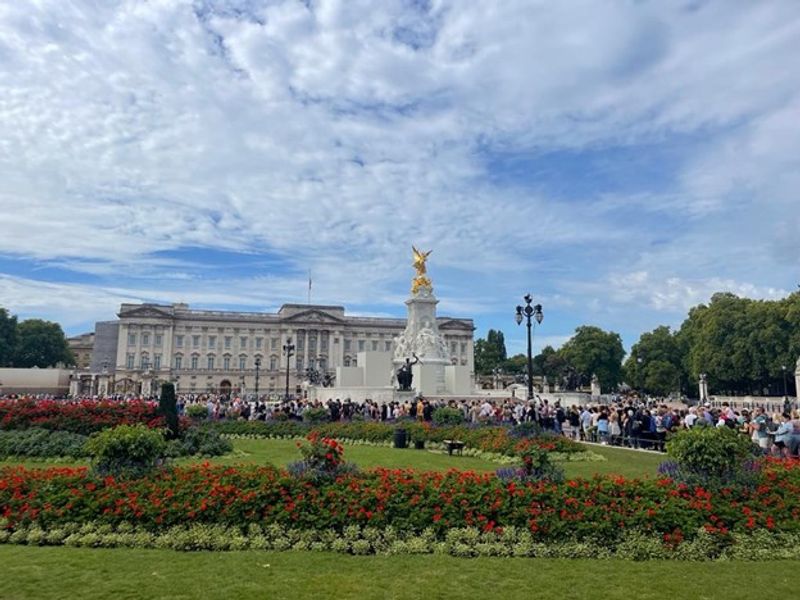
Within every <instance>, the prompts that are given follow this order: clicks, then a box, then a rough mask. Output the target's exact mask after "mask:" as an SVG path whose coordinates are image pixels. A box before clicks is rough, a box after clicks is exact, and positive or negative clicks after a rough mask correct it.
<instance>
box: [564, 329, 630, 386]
mask: <svg viewBox="0 0 800 600" xmlns="http://www.w3.org/2000/svg"><path fill="white" fill-rule="evenodd" d="M558 353H559V354H560V355H561V357H562V358H563V359H564V360H565V361H566V362H567V363H569V365H570V366H571V367H572V368H573V369H574V370H575V374H576V375H577V376H578V377H579V378H580V381H581V382H582V383H585V382H587V381H589V379H590V378H591V377H592V375H597V378H598V379H599V380H600V385H601V386H602V388H603V389H604V390H613V389H614V388H615V387H616V386H617V385H618V384H619V383H620V381H622V359H623V358H624V357H625V349H624V348H623V347H622V338H621V337H620V335H619V334H618V333H614V332H609V331H603V330H602V329H600V328H599V327H593V326H591V325H583V326H581V327H578V328H577V329H576V330H575V335H573V336H572V337H571V338H570V339H569V341H567V343H566V344H564V345H563V346H562V347H561V348H560V349H559V350H558Z"/></svg>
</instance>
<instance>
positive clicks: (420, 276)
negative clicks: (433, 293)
mask: <svg viewBox="0 0 800 600" xmlns="http://www.w3.org/2000/svg"><path fill="white" fill-rule="evenodd" d="M411 252H412V254H413V256H414V262H413V263H412V265H413V267H414V270H415V271H416V272H417V276H416V277H414V279H413V281H412V282H411V293H412V294H414V295H416V294H417V292H418V291H419V289H420V288H423V287H426V288H430V287H432V286H431V280H430V279H428V276H427V275H426V273H427V272H428V271H427V269H426V268H425V261H426V260H428V256H429V255H430V253H431V252H433V250H428V251H427V252H420V251H419V250H417V248H416V246H411Z"/></svg>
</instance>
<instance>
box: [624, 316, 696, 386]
mask: <svg viewBox="0 0 800 600" xmlns="http://www.w3.org/2000/svg"><path fill="white" fill-rule="evenodd" d="M625 378H626V381H627V383H628V384H630V385H631V386H633V387H635V388H636V389H637V390H642V391H644V392H646V393H648V394H656V395H659V396H666V395H668V394H670V393H672V392H676V391H678V388H679V387H681V388H682V387H683V384H685V383H686V381H687V377H686V376H685V374H684V372H683V354H682V351H681V347H680V344H679V343H678V338H677V336H676V335H675V334H673V333H672V332H671V331H670V328H669V327H666V326H663V325H662V326H661V327H656V328H655V329H654V330H653V331H651V332H648V333H643V334H642V336H641V337H640V338H639V341H638V342H637V343H635V344H634V345H633V347H632V348H631V353H630V356H628V359H627V360H626V361H625Z"/></svg>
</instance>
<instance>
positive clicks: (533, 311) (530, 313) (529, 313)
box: [514, 294, 544, 400]
mask: <svg viewBox="0 0 800 600" xmlns="http://www.w3.org/2000/svg"><path fill="white" fill-rule="evenodd" d="M523 300H525V307H524V308H523V307H522V306H517V314H516V316H515V317H514V318H515V319H516V321H517V325H522V319H523V316H524V318H525V320H526V325H527V328H528V400H530V399H531V398H533V356H532V355H531V346H532V337H531V336H532V333H531V317H533V318H534V319H536V322H537V323H539V324H541V322H542V319H544V314H543V313H542V305H541V304H536V305H534V306H531V302H533V298H531V295H530V294H525V297H524V298H523Z"/></svg>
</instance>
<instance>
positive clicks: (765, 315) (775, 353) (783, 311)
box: [678, 293, 800, 394]
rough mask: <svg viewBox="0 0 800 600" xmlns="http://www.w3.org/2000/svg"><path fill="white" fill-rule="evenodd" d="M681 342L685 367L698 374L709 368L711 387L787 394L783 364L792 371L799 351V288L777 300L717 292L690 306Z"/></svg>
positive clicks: (723, 390)
mask: <svg viewBox="0 0 800 600" xmlns="http://www.w3.org/2000/svg"><path fill="white" fill-rule="evenodd" d="M678 342H679V345H680V347H681V350H682V353H683V367H684V370H685V371H686V372H687V373H688V375H689V376H690V377H691V378H692V379H693V380H696V378H697V377H698V375H699V374H700V373H706V374H707V375H708V380H709V387H710V388H711V390H712V391H716V392H718V393H725V392H728V393H744V394H748V393H756V394H762V393H764V391H765V390H766V391H767V392H769V393H772V394H782V393H783V369H782V367H784V366H785V367H787V371H789V372H791V371H792V370H793V367H794V364H795V360H796V357H797V355H798V353H800V294H798V293H794V294H791V295H789V296H788V297H786V298H783V299H782V300H777V301H774V300H773V301H767V300H751V299H749V298H739V297H738V296H735V295H734V294H730V293H720V294H714V296H712V298H711V301H710V302H709V304H708V305H703V304H701V305H699V306H695V307H693V308H692V309H691V310H690V311H689V316H688V317H687V319H686V320H685V321H684V322H683V324H682V325H681V328H680V330H679V332H678ZM787 379H788V383H789V384H790V387H789V390H788V391H789V392H790V393H791V392H792V391H793V390H794V386H793V385H792V384H793V382H792V381H791V380H792V379H793V378H792V377H788V378H787Z"/></svg>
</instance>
